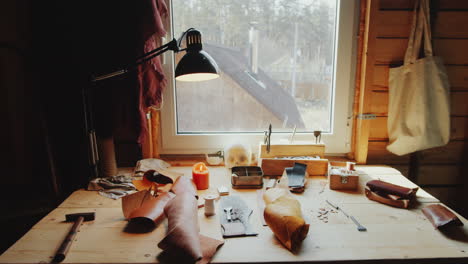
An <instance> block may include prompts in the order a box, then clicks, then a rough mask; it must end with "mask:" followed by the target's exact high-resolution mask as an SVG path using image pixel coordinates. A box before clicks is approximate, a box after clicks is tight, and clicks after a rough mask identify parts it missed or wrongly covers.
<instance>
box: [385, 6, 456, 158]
mask: <svg viewBox="0 0 468 264" xmlns="http://www.w3.org/2000/svg"><path fill="white" fill-rule="evenodd" d="M430 30H431V27H430V19H429V0H417V1H416V4H415V10H414V17H413V23H412V28H411V34H410V38H409V42H408V48H407V50H406V53H405V61H404V64H403V66H401V67H398V68H392V69H390V73H389V105H388V124H387V125H388V136H389V141H390V144H389V145H388V146H387V150H388V151H390V152H392V153H394V154H396V155H404V154H408V153H411V152H415V151H418V150H423V149H428V148H432V147H437V146H442V145H445V144H447V143H448V141H449V137H450V94H449V92H450V90H449V89H450V87H449V82H448V78H447V74H446V70H445V67H444V64H443V62H442V60H441V58H439V57H434V56H432V44H431V31H430ZM422 42H424V55H425V57H424V58H422V59H417V58H418V55H419V51H420V48H421V43H422Z"/></svg>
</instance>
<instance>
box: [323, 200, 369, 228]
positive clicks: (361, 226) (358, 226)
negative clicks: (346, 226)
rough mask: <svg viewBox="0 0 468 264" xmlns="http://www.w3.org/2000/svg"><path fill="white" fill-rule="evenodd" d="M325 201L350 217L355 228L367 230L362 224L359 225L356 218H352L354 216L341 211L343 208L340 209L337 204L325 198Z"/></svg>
mask: <svg viewBox="0 0 468 264" xmlns="http://www.w3.org/2000/svg"><path fill="white" fill-rule="evenodd" d="M326 201H327V203H328V204H329V205H330V206H331V207H333V208H335V209H336V210H340V211H341V212H342V213H343V214H344V215H345V216H346V217H348V218H351V220H352V221H353V222H354V224H356V226H357V230H359V231H367V228H365V227H364V226H363V225H361V224H360V223H359V222H358V220H356V218H354V216H352V215H351V216H350V215H348V214H347V213H346V212H345V211H343V209H341V208H340V207H338V206H336V205H334V204H332V203H331V202H330V201H328V200H326Z"/></svg>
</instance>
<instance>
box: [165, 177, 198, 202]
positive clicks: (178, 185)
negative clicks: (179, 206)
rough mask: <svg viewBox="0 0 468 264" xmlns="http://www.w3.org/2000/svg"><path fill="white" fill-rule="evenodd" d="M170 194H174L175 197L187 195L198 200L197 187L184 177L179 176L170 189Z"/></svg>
mask: <svg viewBox="0 0 468 264" xmlns="http://www.w3.org/2000/svg"><path fill="white" fill-rule="evenodd" d="M171 192H173V193H175V194H176V195H179V194H182V193H189V194H191V195H193V196H195V197H197V199H198V195H197V186H195V183H194V182H193V181H192V179H190V178H188V177H185V176H180V177H179V178H177V179H176V180H175V182H174V185H173V186H172V188H171Z"/></svg>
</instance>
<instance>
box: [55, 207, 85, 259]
mask: <svg viewBox="0 0 468 264" xmlns="http://www.w3.org/2000/svg"><path fill="white" fill-rule="evenodd" d="M83 221H84V217H83V216H80V217H78V219H76V221H75V223H74V224H73V226H72V228H71V229H70V231H69V232H68V234H67V236H66V237H65V239H64V240H63V242H62V244H61V245H60V247H59V249H58V250H57V253H55V257H54V262H62V260H64V259H65V257H66V255H67V253H68V250H70V247H71V244H72V242H73V240H74V239H75V236H76V233H77V232H78V231H79V230H80V226H81V224H82V223H83Z"/></svg>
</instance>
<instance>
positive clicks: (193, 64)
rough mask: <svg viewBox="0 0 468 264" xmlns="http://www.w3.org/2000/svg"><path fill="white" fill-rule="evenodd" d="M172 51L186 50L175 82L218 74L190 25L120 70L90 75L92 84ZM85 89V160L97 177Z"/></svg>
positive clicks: (93, 139)
mask: <svg viewBox="0 0 468 264" xmlns="http://www.w3.org/2000/svg"><path fill="white" fill-rule="evenodd" d="M184 36H186V48H185V49H181V48H180V46H181V42H182V39H183V38H184ZM169 50H172V51H173V52H174V53H178V52H181V51H186V54H185V55H184V56H183V57H182V59H181V60H180V61H179V63H178V64H177V66H176V69H175V79H176V80H179V81H206V80H212V79H215V78H218V77H219V74H218V72H219V69H218V65H217V64H216V62H215V61H214V60H213V58H212V57H211V56H210V55H209V54H208V53H206V52H204V51H203V50H202V41H201V34H200V32H199V31H198V30H196V29H194V28H189V29H188V30H186V31H185V32H184V33H182V35H181V37H180V38H179V40H176V39H175V38H174V39H172V40H171V41H170V42H169V43H166V44H164V45H162V46H161V47H159V48H156V49H154V50H152V51H150V52H147V53H145V54H143V55H141V56H140V57H138V58H137V59H136V61H135V62H134V63H131V64H129V65H126V66H124V67H122V68H121V69H119V70H117V71H114V72H111V73H108V74H104V75H100V76H97V77H92V78H91V81H92V83H97V82H99V81H103V80H107V79H110V78H113V77H115V76H119V75H123V74H125V73H127V72H129V71H130V70H133V69H135V68H136V66H138V65H140V64H142V63H144V62H146V61H149V60H151V59H153V58H155V57H157V56H158V55H161V54H163V53H164V52H166V51H169ZM88 92H89V91H87V90H86V89H83V108H84V123H85V131H86V135H87V137H88V140H89V153H90V154H89V155H90V159H89V163H90V167H91V174H92V176H91V177H92V178H93V177H97V176H98V170H97V165H98V162H99V155H98V148H97V140H96V133H95V130H94V128H93V121H92V119H93V115H92V109H91V105H92V104H91V103H90V98H89V95H88Z"/></svg>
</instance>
